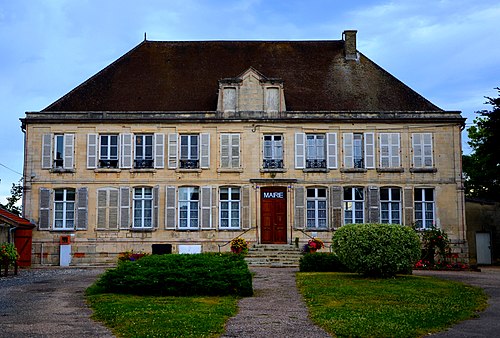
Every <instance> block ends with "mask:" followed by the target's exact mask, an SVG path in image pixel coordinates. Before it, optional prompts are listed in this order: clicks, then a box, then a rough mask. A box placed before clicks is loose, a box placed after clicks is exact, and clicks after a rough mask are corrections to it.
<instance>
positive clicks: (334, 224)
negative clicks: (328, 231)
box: [330, 186, 342, 229]
mask: <svg viewBox="0 0 500 338" xmlns="http://www.w3.org/2000/svg"><path fill="white" fill-rule="evenodd" d="M330 209H331V210H332V213H331V222H330V223H331V224H330V227H331V228H332V229H337V228H340V227H341V226H342V187H340V186H331V187H330Z"/></svg>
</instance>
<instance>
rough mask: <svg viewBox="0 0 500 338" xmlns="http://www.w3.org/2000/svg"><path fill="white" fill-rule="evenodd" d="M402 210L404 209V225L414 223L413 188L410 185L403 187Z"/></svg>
mask: <svg viewBox="0 0 500 338" xmlns="http://www.w3.org/2000/svg"><path fill="white" fill-rule="evenodd" d="M403 201H404V210H405V215H404V221H405V223H404V225H406V226H413V224H414V223H415V221H414V218H413V188H412V187H405V188H404V198H403Z"/></svg>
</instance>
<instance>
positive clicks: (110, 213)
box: [97, 188, 128, 229]
mask: <svg viewBox="0 0 500 338" xmlns="http://www.w3.org/2000/svg"><path fill="white" fill-rule="evenodd" d="M118 201H119V190H118V189H114V188H103V189H97V229H118V219H119V217H118V216H119V205H118ZM127 204H128V203H127Z"/></svg>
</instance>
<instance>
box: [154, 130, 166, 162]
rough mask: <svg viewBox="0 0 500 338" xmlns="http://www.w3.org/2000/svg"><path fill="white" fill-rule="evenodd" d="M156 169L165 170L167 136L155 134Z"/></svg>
mask: <svg viewBox="0 0 500 338" xmlns="http://www.w3.org/2000/svg"><path fill="white" fill-rule="evenodd" d="M154 144H155V165H154V166H155V168H160V169H161V168H165V134H154Z"/></svg>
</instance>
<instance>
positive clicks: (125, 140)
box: [120, 133, 133, 227]
mask: <svg viewBox="0 0 500 338" xmlns="http://www.w3.org/2000/svg"><path fill="white" fill-rule="evenodd" d="M132 136H133V135H132V134H128V133H127V134H120V168H132V140H133V137H132ZM127 227H128V226H127Z"/></svg>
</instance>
